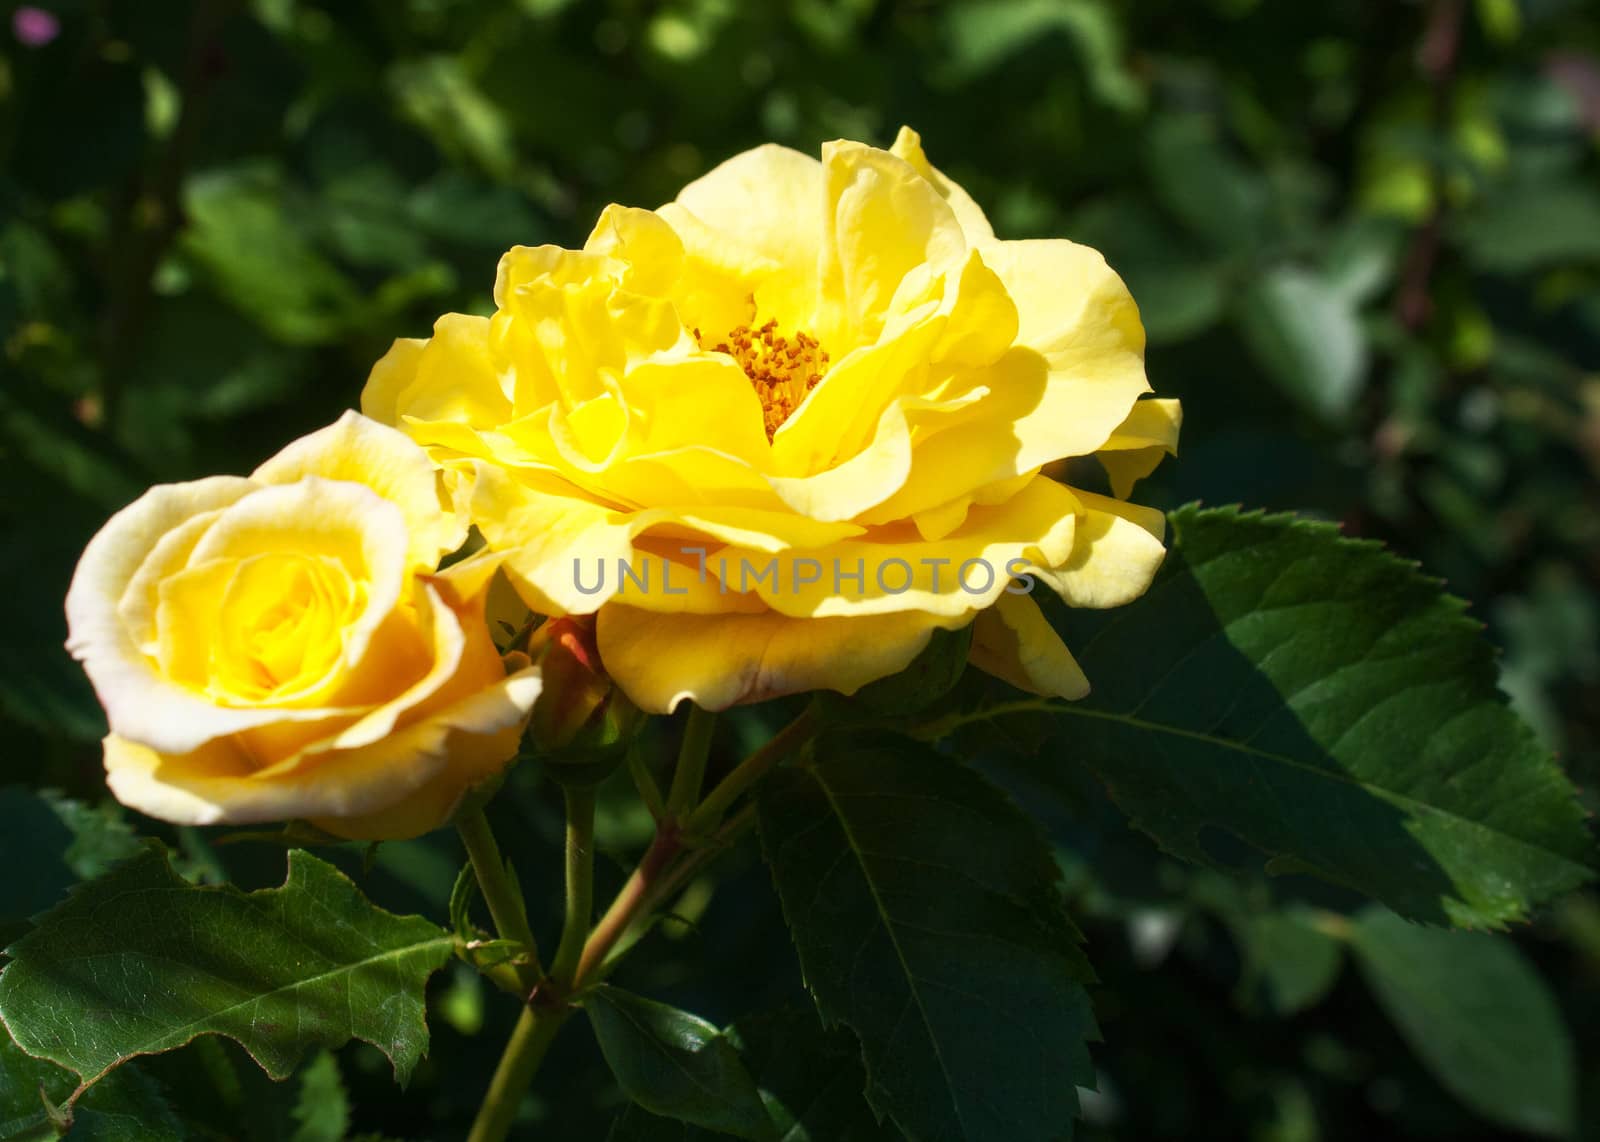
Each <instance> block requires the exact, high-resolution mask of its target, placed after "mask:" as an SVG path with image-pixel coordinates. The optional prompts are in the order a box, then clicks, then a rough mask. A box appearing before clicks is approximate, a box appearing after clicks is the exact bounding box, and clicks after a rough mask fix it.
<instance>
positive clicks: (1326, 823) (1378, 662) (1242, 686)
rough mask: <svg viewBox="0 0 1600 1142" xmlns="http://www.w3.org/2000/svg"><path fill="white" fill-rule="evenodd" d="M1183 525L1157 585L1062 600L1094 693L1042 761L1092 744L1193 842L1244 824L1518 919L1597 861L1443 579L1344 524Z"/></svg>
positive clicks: (1414, 894) (1367, 888)
mask: <svg viewBox="0 0 1600 1142" xmlns="http://www.w3.org/2000/svg"><path fill="white" fill-rule="evenodd" d="M1170 522H1171V542H1170V550H1169V553H1168V556H1167V561H1166V564H1165V565H1164V566H1163V567H1162V569H1161V572H1160V574H1159V575H1158V577H1157V579H1156V582H1155V583H1154V585H1152V587H1151V588H1150V590H1149V592H1148V593H1147V594H1146V595H1145V596H1144V597H1143V598H1142V599H1140V600H1139V601H1137V602H1136V603H1133V604H1131V605H1129V606H1127V607H1123V608H1121V609H1119V610H1115V611H1109V612H1098V613H1094V612H1086V611H1082V610H1073V611H1070V612H1065V614H1064V615H1063V616H1062V618H1061V621H1062V623H1063V625H1064V627H1065V630H1066V637H1067V643H1068V645H1069V646H1071V647H1072V648H1073V650H1074V653H1076V655H1077V657H1078V659H1079V661H1080V662H1081V664H1082V665H1083V668H1084V671H1085V672H1086V673H1087V674H1088V676H1089V678H1090V680H1091V682H1092V684H1093V686H1094V692H1093V693H1092V694H1091V695H1090V696H1089V698H1087V699H1086V700H1084V701H1082V702H1075V703H1071V704H1059V703H1056V704H1051V705H1050V706H1049V707H1048V708H1050V709H1053V710H1054V711H1055V712H1056V713H1057V714H1058V715H1059V716H1060V717H1059V720H1060V723H1061V727H1062V730H1061V733H1060V734H1059V735H1058V736H1057V739H1056V740H1057V749H1056V751H1055V752H1056V756H1055V757H1051V758H1048V760H1047V762H1046V763H1045V764H1042V765H1039V766H1037V767H1036V771H1037V772H1038V774H1039V775H1040V776H1041V777H1042V778H1043V779H1044V780H1047V781H1048V780H1051V772H1052V767H1055V766H1060V765H1063V764H1066V763H1067V762H1069V761H1081V762H1083V763H1085V764H1087V765H1089V766H1091V767H1092V768H1093V769H1095V770H1096V771H1097V772H1098V773H1099V774H1100V775H1101V776H1102V778H1103V779H1104V780H1105V781H1106V783H1107V785H1108V787H1109V789H1110V792H1111V795H1112V797H1113V799H1114V800H1115V801H1116V802H1117V803H1118V804H1119V805H1120V806H1121V807H1122V808H1123V810H1124V811H1125V812H1127V813H1128V814H1129V815H1130V816H1132V817H1133V819H1134V823H1135V824H1136V825H1138V826H1139V827H1140V828H1143V829H1144V830H1145V831H1147V832H1149V833H1150V834H1151V835H1152V836H1153V837H1155V839H1156V840H1157V841H1158V842H1160V843H1161V844H1162V846H1163V847H1165V848H1166V849H1168V850H1169V851H1171V852H1173V853H1175V854H1177V855H1179V856H1182V857H1186V858H1189V859H1191V860H1196V861H1201V862H1205V863H1217V864H1223V863H1228V862H1225V861H1221V860H1218V859H1215V858H1214V856H1213V854H1212V853H1211V852H1209V851H1208V849H1215V848H1216V847H1217V846H1216V844H1215V843H1214V842H1220V841H1235V842H1236V841H1240V840H1242V841H1244V842H1245V843H1246V844H1247V845H1250V846H1254V848H1256V849H1259V850H1262V851H1263V852H1264V853H1265V854H1266V855H1267V857H1269V858H1270V864H1269V866H1268V867H1269V871H1284V872H1289V871H1294V872H1311V873H1316V874H1318V875H1321V876H1323V877H1326V878H1328V879H1329V880H1333V881H1335V882H1337V883H1340V884H1344V885H1347V886H1349V887H1351V888H1354V889H1356V890H1357V891H1360V892H1364V893H1366V894H1368V895H1370V896H1373V897H1376V898H1377V899H1379V900H1381V901H1382V902H1383V903H1385V904H1387V905H1389V907H1391V908H1393V909H1395V910H1396V911H1397V912H1400V913H1402V914H1404V915H1407V916H1410V917H1412V918H1414V919H1420V920H1427V921H1430V922H1436V923H1442V922H1454V923H1456V924H1461V925H1478V926H1485V925H1496V924H1502V923H1505V922H1506V921H1509V920H1515V919H1519V918H1521V917H1523V916H1525V915H1526V914H1527V911H1528V909H1529V907H1530V906H1531V905H1532V904H1534V903H1535V902H1537V901H1540V900H1545V899H1548V898H1550V897H1552V896H1555V895H1557V894H1558V893H1561V892H1565V891H1567V890H1568V889H1571V888H1573V887H1576V886H1577V885H1579V884H1582V883H1584V882H1585V881H1588V880H1589V879H1591V878H1592V875H1593V873H1592V867H1593V861H1594V856H1595V853H1594V846H1593V843H1592V840H1591V838H1590V837H1589V835H1588V832H1587V829H1586V827H1585V824H1584V814H1583V812H1582V810H1581V809H1580V808H1579V806H1578V803H1577V801H1576V800H1575V798H1574V794H1573V790H1572V787H1571V785H1569V784H1568V782H1567V780H1566V778H1565V777H1564V776H1563V775H1562V773H1561V771H1560V769H1559V768H1558V767H1557V766H1556V765H1555V763H1554V761H1553V760H1552V759H1551V758H1550V756H1549V754H1548V753H1547V752H1546V751H1545V750H1544V749H1543V748H1541V747H1540V746H1539V744H1538V743H1537V741H1536V740H1535V738H1534V735H1533V733H1532V731H1531V730H1530V729H1529V728H1528V727H1527V725H1526V724H1524V723H1523V722H1522V720H1521V719H1519V718H1518V717H1517V716H1516V715H1515V714H1514V713H1512V712H1511V710H1510V709H1509V708H1508V707H1507V705H1506V702H1505V699H1504V696H1503V695H1502V694H1501V693H1500V692H1499V691H1498V690H1497V689H1496V686H1495V675H1496V671H1495V660H1494V653H1493V651H1492V650H1491V648H1490V646H1489V645H1488V644H1487V643H1486V642H1485V641H1484V640H1483V639H1482V637H1481V635H1480V628H1479V625H1478V624H1477V623H1476V622H1474V621H1472V620H1471V619H1470V618H1468V617H1467V616H1466V615H1465V614H1464V613H1463V611H1464V605H1463V604H1462V603H1461V602H1460V601H1459V600H1457V599H1454V598H1451V597H1450V596H1448V595H1446V594H1444V593H1443V592H1442V591H1441V590H1440V589H1439V584H1438V582H1437V581H1435V580H1431V579H1428V578H1426V577H1425V576H1423V575H1421V574H1419V573H1418V572H1417V571H1416V569H1415V567H1414V566H1412V565H1409V564H1406V563H1404V562H1402V561H1401V560H1399V559H1397V558H1395V557H1394V556H1392V555H1390V554H1388V553H1387V552H1385V551H1384V550H1383V549H1382V548H1381V547H1380V546H1379V545H1378V544H1375V543H1371V542H1365V541H1355V540H1347V539H1344V538H1342V537H1341V536H1340V535H1339V533H1338V529H1337V528H1335V527H1333V526H1332V525H1329V524H1323V523H1313V522H1310V521H1305V520H1297V519H1295V518H1293V517H1291V516H1285V515H1278V516H1264V515H1260V514H1242V513H1240V512H1239V511H1237V510H1235V509H1231V508H1225V509H1219V510H1201V509H1199V508H1196V507H1186V508H1182V509H1180V510H1178V511H1176V512H1174V513H1172V515H1171V516H1170ZM1062 610H1063V611H1064V608H1063V609H1062ZM1024 708H1026V709H1028V710H1036V709H1038V708H1040V706H1039V705H1038V704H1034V703H1028V704H1026V705H1025V707H1024ZM1048 752H1049V751H1047V753H1048Z"/></svg>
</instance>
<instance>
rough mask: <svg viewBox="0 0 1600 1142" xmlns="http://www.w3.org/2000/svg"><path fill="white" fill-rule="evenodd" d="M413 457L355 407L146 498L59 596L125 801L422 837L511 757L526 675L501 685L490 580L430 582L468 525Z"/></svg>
mask: <svg viewBox="0 0 1600 1142" xmlns="http://www.w3.org/2000/svg"><path fill="white" fill-rule="evenodd" d="M439 482H440V481H439V478H438V475H437V473H436V472H435V470H434V468H433V465H432V464H431V463H429V461H428V458H427V456H426V455H424V454H423V452H422V450H421V449H419V448H418V447H417V446H416V445H415V444H413V443H412V442H411V441H409V440H407V439H406V438H405V437H404V436H403V435H401V434H400V433H398V432H396V431H394V430H393V429H391V428H386V427H384V426H383V425H380V424H376V423H374V422H372V421H370V420H368V419H366V418H365V417H362V416H359V415H357V414H355V413H347V414H346V415H345V416H344V417H343V418H341V419H340V420H339V421H338V422H337V423H335V424H333V425H331V426H330V427H328V428H325V429H323V430H321V431H320V432H315V433H313V434H311V435H310V436H307V437H305V438H303V439H301V440H299V441H297V442H295V443H294V444H291V445H289V447H287V448H285V449H284V450H283V451H282V452H280V453H278V455H277V456H275V457H273V458H272V459H271V460H268V461H267V462H266V463H265V464H263V465H262V466H261V467H259V468H257V469H256V471H255V472H254V473H253V474H252V475H251V476H250V477H249V478H240V477H234V476H218V477H214V478H212V479H206V480H197V481H195V482H193V483H187V484H168V485H162V486H159V487H155V488H152V489H150V491H148V492H146V493H145V494H144V495H143V496H141V497H140V498H139V499H138V500H136V501H134V503H132V504H131V505H129V506H128V507H126V508H124V509H123V510H122V511H120V512H118V513H117V514H116V515H115V516H113V517H112V518H111V520H110V521H109V522H108V523H107V524H106V525H105V527H104V528H102V529H101V531H100V532H99V534H97V535H96V536H95V537H94V539H93V540H91V541H90V543H89V546H88V548H87V549H86V550H85V551H84V553H83V558H82V560H81V561H80V562H79V564H78V569H77V572H76V574H75V575H74V576H73V580H72V587H71V589H70V590H69V592H68V594H67V624H68V628H69V631H70V637H69V639H68V642H67V646H68V649H69V650H71V651H72V653H73V655H74V656H75V657H77V658H78V659H80V660H82V662H83V665H84V668H85V670H87V671H88V674H89V678H90V680H91V681H92V682H93V683H94V688H95V693H96V694H98V695H99V698H100V701H101V704H102V705H104V706H105V709H106V715H107V719H108V721H109V723H110V728H111V732H110V734H109V735H108V736H107V737H106V739H105V764H106V773H107V781H108V783H109V784H110V786H111V790H112V792H113V793H115V794H116V796H117V797H118V799H120V800H121V801H123V802H124V803H125V804H128V805H131V806H133V807H134V808H136V809H139V810H141V811H143V812H145V813H149V814H150V815H152V816H155V817H161V818H164V819H166V820H169V821H177V822H180V823H184V824H194V825H212V824H220V823H227V824H243V823H249V822H260V821H277V820H285V819H289V818H305V819H308V820H310V821H312V822H313V823H315V824H317V825H318V826H320V827H322V828H324V829H326V830H328V831H329V832H333V833H337V834H339V835H340V836H346V837H358V838H364V839H375V838H397V837H407V836H415V835H416V834H418V833H422V832H425V831H427V830H429V829H432V828H435V827H437V826H439V825H441V824H443V823H444V822H445V821H446V820H447V819H448V818H449V816H450V814H451V813H452V812H453V811H454V808H455V806H456V804H457V803H458V802H459V801H460V799H461V796H462V794H463V793H464V792H465V791H466V790H467V789H468V788H469V787H470V786H472V785H474V784H477V783H479V782H481V781H483V780H485V779H486V778H488V777H490V776H492V775H494V774H495V773H497V772H498V771H499V770H500V768H501V767H502V766H503V765H504V763H505V762H506V761H507V760H508V759H510V758H511V757H512V756H513V755H514V754H515V753H516V751H517V744H518V738H519V735H520V734H521V731H522V727H523V725H524V723H525V722H526V719H527V715H528V711H529V709H530V707H531V706H532V705H533V701H534V699H535V697H537V695H538V693H539V677H538V672H537V671H536V670H534V669H532V668H528V669H523V670H520V671H518V672H516V673H514V674H511V675H510V676H509V677H508V676H507V674H506V669H505V665H504V663H503V662H502V661H501V658H500V655H499V653H498V651H497V650H496V649H495V646H494V642H493V640H492V639H491V637H490V634H489V630H488V627H487V626H486V625H485V623H484V619H483V609H484V600H485V596H486V594H487V591H488V572H489V571H491V570H492V565H491V564H490V563H488V562H485V561H482V560H478V561H473V563H472V564H471V565H470V566H468V567H467V568H465V570H464V571H463V572H460V573H455V574H453V573H452V572H450V571H446V572H444V573H443V574H439V575H435V574H433V572H434V570H435V569H436V568H437V567H438V564H439V559H440V557H441V556H443V555H445V554H447V553H449V552H450V551H453V550H454V549H455V548H456V547H458V546H460V544H461V542H462V540H463V539H464V538H465V535H466V528H465V526H464V525H463V524H462V523H461V522H460V520H459V519H458V518H457V517H456V516H455V515H454V514H453V513H452V512H451V511H450V510H449V509H448V508H447V507H446V505H445V504H444V503H442V502H441V494H440V487H439Z"/></svg>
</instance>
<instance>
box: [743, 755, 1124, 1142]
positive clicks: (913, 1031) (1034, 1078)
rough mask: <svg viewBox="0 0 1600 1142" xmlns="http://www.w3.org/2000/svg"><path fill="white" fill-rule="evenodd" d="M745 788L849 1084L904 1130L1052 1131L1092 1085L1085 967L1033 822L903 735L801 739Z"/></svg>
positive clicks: (972, 1140)
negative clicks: (797, 761) (754, 800)
mask: <svg viewBox="0 0 1600 1142" xmlns="http://www.w3.org/2000/svg"><path fill="white" fill-rule="evenodd" d="M819 755H820V756H821V758H822V759H821V760H819V761H817V762H816V763H815V764H814V765H812V766H809V767H807V768H804V769H793V770H780V771H779V772H778V773H776V774H774V775H773V776H772V777H771V778H769V779H768V781H767V783H766V785H765V787H764V788H763V790H762V793H761V797H760V801H759V814H760V824H761V837H762V847H763V849H764V851H765V853H766V857H767V862H768V864H769V865H770V866H771V868H772V874H773V879H774V880H775V881H776V882H777V886H778V894H779V896H780V897H781V899H782V902H783V910H784V915H785V917H786V918H787V920H788V922H789V928H790V931H791V933H792V935H793V938H794V942H795V945H796V947H797V948H798V950H799V953H800V965H801V968H802V970H803V971H804V974H805V979H806V984H807V986H808V987H809V988H810V989H811V992H812V995H813V997H814V998H815V999H816V1002H817V1007H818V1010H819V1011H820V1012H821V1014H822V1017H823V1020H824V1022H825V1023H827V1024H829V1025H834V1024H838V1023H843V1024H845V1025H847V1026H849V1027H850V1028H851V1029H852V1030H853V1031H854V1032H855V1033H856V1036H857V1038H859V1039H860V1041H861V1046H862V1053H863V1055H864V1058H865V1061H866V1065H867V1075H868V1080H867V1098H868V1100H869V1101H870V1102H871V1103H872V1105H873V1106H874V1107H875V1108H876V1109H877V1110H878V1112H879V1113H881V1114H886V1115H888V1116H889V1117H890V1118H892V1119H893V1120H894V1122H895V1123H896V1125H898V1126H899V1127H900V1129H902V1130H903V1131H905V1132H906V1133H908V1134H910V1135H913V1136H915V1137H917V1138H922V1139H929V1140H938V1139H961V1140H964V1142H984V1140H987V1139H996V1140H1006V1142H1026V1140H1028V1139H1059V1138H1062V1137H1065V1136H1066V1135H1067V1134H1068V1133H1069V1132H1070V1129H1071V1122H1072V1118H1073V1115H1074V1114H1075V1113H1076V1112H1077V1109H1078V1099H1077V1094H1076V1092H1075V1090H1074V1087H1075V1086H1079V1085H1082V1086H1088V1085H1092V1083H1093V1081H1094V1072H1093V1070H1092V1068H1091V1066H1090V1064H1089V1059H1088V1053H1087V1051H1086V1049H1085V1047H1084V1041H1085V1039H1087V1038H1088V1037H1089V1036H1090V1035H1091V1034H1092V1033H1093V1031H1094V1022H1093V1017H1092V1015H1091V1014H1090V1010H1089V1003H1088V998H1087V996H1086V994H1085V992H1084V989H1083V981H1084V980H1085V979H1086V978H1087V976H1088V975H1089V972H1088V968H1087V965H1086V964H1085V963H1084V961H1083V959H1082V957H1081V955H1080V953H1079V951H1078V948H1077V943H1076V933H1075V932H1074V930H1073V929H1072V926H1071V924H1070V922H1069V921H1068V920H1067V919H1066V916H1065V913H1064V912H1063V911H1062V909H1061V901H1060V894H1059V888H1058V883H1057V877H1058V873H1057V870H1056V866H1055V864H1054V862H1053V860H1052V859H1051V856H1050V852H1049V850H1048V848H1046V846H1045V845H1044V844H1043V842H1042V841H1041V840H1040V839H1039V837H1038V835H1037V832H1036V830H1035V828H1034V826H1033V824H1032V823H1031V822H1030V821H1029V820H1028V819H1027V818H1026V817H1024V816H1023V815H1022V814H1021V813H1020V812H1018V811H1017V809H1016V808H1015V807H1014V806H1013V805H1012V804H1011V803H1010V802H1009V801H1008V800H1007V799H1006V798H1005V797H1004V795H1002V794H1001V793H1000V792H999V791H998V790H996V789H995V788H994V787H993V786H991V785H990V784H989V783H988V782H987V781H985V780H984V779H983V778H981V777H979V776H978V775H977V774H975V773H973V772H971V771H970V770H968V769H966V768H964V767H962V766H961V765H959V764H957V763H956V762H954V761H952V760H951V759H949V758H947V757H944V756H942V755H940V754H937V753H935V752H933V751H932V750H928V749H925V748H922V747H918V746H915V745H913V744H912V743H909V742H904V741H891V742H883V743H867V744H857V745H855V746H853V747H850V748H844V747H838V746H836V748H835V750H834V751H833V752H828V750H827V747H826V743H824V746H823V747H822V748H820V749H819Z"/></svg>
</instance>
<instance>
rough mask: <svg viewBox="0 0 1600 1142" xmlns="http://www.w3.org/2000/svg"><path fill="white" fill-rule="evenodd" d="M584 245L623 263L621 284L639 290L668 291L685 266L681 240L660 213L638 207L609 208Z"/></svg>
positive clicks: (652, 292)
mask: <svg viewBox="0 0 1600 1142" xmlns="http://www.w3.org/2000/svg"><path fill="white" fill-rule="evenodd" d="M583 248H584V249H585V250H586V251H588V252H590V253H593V254H603V255H606V256H607V257H612V258H615V259H617V260H618V261H620V262H622V263H624V264H625V266H626V268H625V269H624V270H623V273H622V284H623V286H624V287H625V288H627V289H630V290H633V291H635V292H636V293H647V294H665V293H668V292H669V291H671V290H672V288H673V287H674V286H675V285H676V284H677V280H678V276H679V274H680V273H681V272H682V268H683V267H682V263H683V241H682V239H680V238H679V237H678V235H677V234H676V233H675V232H674V231H673V229H672V227H671V226H669V225H668V224H667V222H666V220H665V219H663V218H662V217H661V216H660V215H658V214H656V213H655V212H654V211H650V210H639V209H637V208H636V207H630V206H617V205H615V204H613V205H611V206H608V207H606V208H605V210H603V211H601V213H600V219H599V221H597V222H596V223H595V224H594V229H593V230H592V231H591V232H590V234H589V238H588V241H586V242H584V244H583Z"/></svg>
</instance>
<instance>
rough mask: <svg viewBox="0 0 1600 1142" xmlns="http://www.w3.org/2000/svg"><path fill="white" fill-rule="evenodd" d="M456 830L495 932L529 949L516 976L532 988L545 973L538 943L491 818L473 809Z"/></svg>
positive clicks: (458, 820)
mask: <svg viewBox="0 0 1600 1142" xmlns="http://www.w3.org/2000/svg"><path fill="white" fill-rule="evenodd" d="M456 831H457V832H459V833H460V834H461V840H462V843H464V844H465V845H466V846H467V859H469V860H470V861H471V862H472V871H473V874H474V875H475V876H476V877H477V878H478V889H479V890H480V891H481V892H482V893H483V900H484V903H485V904H487V905H488V906H489V916H490V918H491V919H493V920H494V927H495V932H496V933H497V934H498V935H499V937H500V938H501V939H502V940H514V941H515V942H517V943H519V944H522V945H523V946H525V947H526V948H527V949H528V955H527V958H528V961H529V962H528V963H526V964H524V965H521V966H519V967H518V969H517V975H518V978H520V979H521V980H522V982H523V983H524V984H526V985H527V986H528V987H530V988H531V987H532V986H533V984H534V983H535V982H536V981H537V980H538V979H539V977H540V975H542V974H543V973H542V971H541V969H540V967H539V946H538V944H537V943H536V942H535V940H534V938H533V930H532V929H531V928H529V927H528V910H527V905H526V904H525V903H524V902H523V899H522V893H521V891H519V890H518V889H517V887H516V885H515V884H514V883H513V882H512V879H511V876H510V874H509V872H508V871H507V869H506V862H505V861H504V860H503V859H502V858H501V856H500V846H499V845H497V844H496V843H495V839H494V832H493V830H491V829H490V828H489V819H488V818H487V817H485V816H484V815H483V810H482V809H473V810H471V811H470V812H467V813H463V814H462V815H461V816H460V817H458V818H457V819H456Z"/></svg>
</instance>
